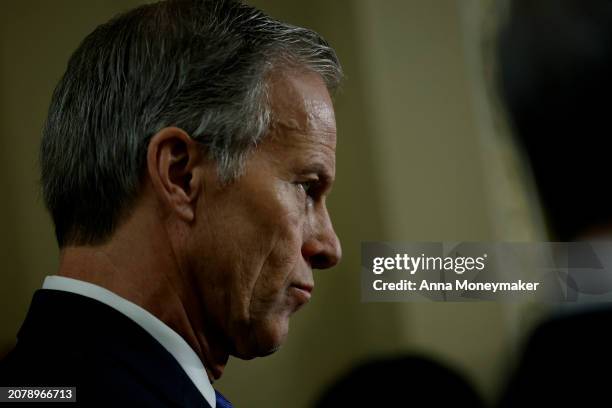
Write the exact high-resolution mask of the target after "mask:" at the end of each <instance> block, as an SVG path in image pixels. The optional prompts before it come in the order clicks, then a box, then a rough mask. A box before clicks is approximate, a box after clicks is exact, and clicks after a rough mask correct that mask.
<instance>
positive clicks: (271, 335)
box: [235, 318, 289, 360]
mask: <svg viewBox="0 0 612 408" xmlns="http://www.w3.org/2000/svg"><path fill="white" fill-rule="evenodd" d="M288 333H289V318H277V319H274V320H268V321H267V322H265V323H264V324H257V323H254V324H252V325H251V327H250V330H249V333H248V335H247V336H245V337H243V339H244V340H246V341H243V342H240V341H239V342H238V344H239V346H238V347H237V348H236V353H235V356H236V357H238V358H241V359H243V360H250V359H253V358H256V357H264V356H268V355H270V354H273V353H274V352H276V351H277V350H278V349H280V347H281V345H282V344H283V343H284V342H285V339H286V338H287V334H288Z"/></svg>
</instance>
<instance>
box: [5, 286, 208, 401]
mask: <svg viewBox="0 0 612 408" xmlns="http://www.w3.org/2000/svg"><path fill="white" fill-rule="evenodd" d="M17 337H18V342H17V346H16V347H15V349H14V350H13V351H12V352H11V353H9V355H8V356H7V357H6V358H5V359H4V360H3V361H2V362H0V386H10V385H14V386H43V385H44V386H75V387H76V399H77V404H78V405H86V406H89V405H97V406H130V407H132V406H147V407H168V406H180V407H209V405H208V403H207V402H206V400H205V399H204V397H203V396H202V395H201V394H200V392H199V391H198V389H197V388H196V387H195V385H194V384H193V383H192V382H191V380H190V379H189V377H187V375H186V374H185V372H184V371H183V370H182V368H181V366H180V365H179V364H178V362H177V361H176V360H175V359H174V357H172V355H171V354H170V353H168V352H167V351H166V349H165V348H164V347H163V346H162V345H161V344H159V343H158V342H157V340H155V339H154V338H153V337H151V335H149V333H147V332H146V331H145V330H144V329H142V328H141V327H140V326H139V325H138V324H136V323H135V322H133V321H132V320H130V319H129V318H128V317H126V316H124V315H123V314H121V313H120V312H118V311H116V310H115V309H113V308H111V307H109V306H107V305H105V304H103V303H100V302H98V301H96V300H94V299H90V298H88V297H85V296H81V295H77V294H73V293H68V292H62V291H56V290H46V289H41V290H38V291H37V292H36V293H35V294H34V298H33V300H32V304H31V306H30V310H29V312H28V315H27V317H26V319H25V322H24V323H23V325H22V327H21V330H20V331H19V334H18V336H17ZM70 406H75V404H74V403H70Z"/></svg>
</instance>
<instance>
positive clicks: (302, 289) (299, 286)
mask: <svg viewBox="0 0 612 408" xmlns="http://www.w3.org/2000/svg"><path fill="white" fill-rule="evenodd" d="M291 289H292V291H293V292H294V294H295V295H296V297H297V299H298V303H300V304H304V303H307V302H308V301H309V300H310V297H311V296H312V291H313V290H314V285H313V284H311V283H295V284H293V285H291Z"/></svg>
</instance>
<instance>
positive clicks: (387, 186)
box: [0, 0, 539, 408]
mask: <svg viewBox="0 0 612 408" xmlns="http://www.w3.org/2000/svg"><path fill="white" fill-rule="evenodd" d="M139 3H141V2H139V1H136V0H105V1H101V0H95V1H94V0H89V1H87V2H83V1H79V0H57V1H54V2H48V1H44V0H39V1H34V0H26V1H20V2H2V3H1V4H0V10H1V13H0V14H1V15H2V16H3V19H2V20H3V21H2V22H3V24H2V25H0V185H1V186H2V189H1V190H0V191H1V192H2V195H3V197H2V200H0V219H1V221H0V222H1V224H0V225H1V226H2V230H1V231H0V265H1V266H0V322H1V324H0V354H2V353H3V352H6V351H7V350H8V349H9V348H10V347H12V345H13V344H14V341H15V333H16V332H17V330H18V328H19V326H20V323H21V321H22V319H23V317H24V315H25V313H26V310H27V306H28V304H29V301H30V298H31V295H32V293H33V291H34V290H36V289H37V288H39V287H40V285H41V283H42V280H43V278H44V276H46V275H49V274H53V273H54V272H55V271H56V268H57V256H58V251H57V248H56V244H55V241H54V238H53V231H52V226H51V223H50V220H49V217H48V216H47V214H46V213H45V211H44V208H43V204H42V200H41V198H40V195H39V191H38V178H39V175H38V167H37V162H36V160H37V149H38V144H39V140H40V132H41V128H42V123H43V121H44V118H45V115H46V109H47V106H48V103H49V100H50V95H51V92H52V90H53V88H54V86H55V84H56V82H57V81H58V79H59V78H60V76H61V75H62V73H63V71H64V68H65V65H66V62H67V60H68V57H69V55H70V54H71V52H72V51H73V50H74V49H75V48H76V47H77V45H78V44H79V42H80V41H81V40H82V38H83V37H84V36H85V35H86V34H87V33H89V32H90V31H91V30H92V29H93V28H94V27H95V26H96V25H98V24H100V23H102V22H104V21H106V20H107V19H109V18H110V17H111V16H113V15H114V14H116V13H118V12H121V11H124V10H127V9H129V8H131V7H133V6H135V5H137V4H139ZM250 3H251V4H253V5H256V6H258V7H261V8H263V9H265V10H266V11H268V12H269V13H270V14H272V15H273V16H275V17H277V18H280V19H283V20H286V21H289V22H292V23H294V24H298V25H304V26H308V27H311V28H314V29H315V30H317V31H319V32H320V33H322V34H323V35H324V36H325V37H326V38H327V39H328V40H329V41H330V42H331V44H332V45H333V46H334V47H335V48H336V49H337V51H338V54H339V56H340V59H341V61H342V63H343V66H344V69H345V72H346V76H347V80H346V82H345V84H344V86H343V89H342V90H341V92H340V94H339V95H338V96H337V98H336V109H337V112H336V116H337V120H338V132H339V133H338V135H339V139H338V140H339V142H338V143H339V144H338V153H337V154H338V157H337V162H338V164H337V166H338V168H337V184H336V187H335V189H334V193H333V195H332V196H331V197H330V211H331V214H332V218H333V220H334V223H335V226H336V230H337V232H338V234H339V236H340V238H341V240H342V243H343V248H344V260H343V262H342V264H341V265H340V266H338V267H336V268H335V269H333V270H331V271H322V272H318V273H317V274H315V279H316V281H317V289H316V294H315V296H314V298H313V301H312V302H311V304H310V305H309V306H308V307H307V308H305V309H304V310H303V311H301V312H300V313H299V314H297V315H296V316H295V317H294V318H293V320H292V326H291V333H290V336H289V340H288V342H287V343H286V345H285V346H284V347H283V348H282V349H281V351H279V352H278V353H276V354H274V355H273V356H270V357H267V358H264V359H257V360H254V361H248V362H244V361H238V360H235V359H233V360H231V361H230V363H229V366H228V369H227V371H226V374H225V375H224V377H223V379H222V380H221V381H220V382H219V384H218V386H219V388H220V389H221V390H222V391H223V392H224V393H225V394H226V395H228V396H229V397H230V399H231V400H232V401H233V402H234V404H235V405H236V406H244V407H256V406H264V405H265V406H273V407H297V408H300V407H306V406H310V405H311V404H312V403H313V401H314V400H315V399H316V398H317V396H318V395H319V393H320V392H321V391H322V390H323V388H324V387H325V386H326V385H327V384H329V383H330V382H332V381H333V379H334V378H336V377H337V376H338V375H339V374H340V373H342V372H344V371H345V370H347V369H348V368H349V367H351V366H352V365H353V364H355V363H356V362H359V361H361V360H363V359H365V358H367V357H371V356H377V355H382V354H388V353H400V352H411V353H424V354H426V355H429V356H433V357H435V358H436V359H438V360H440V361H443V362H446V363H448V364H450V365H452V366H453V367H456V368H457V369H459V370H461V371H462V372H463V373H464V374H465V375H466V376H467V377H468V379H469V380H470V381H471V382H472V383H473V384H474V385H475V386H476V387H477V388H478V390H479V391H480V392H481V393H482V394H483V395H484V396H486V397H487V398H492V397H493V396H494V395H495V393H496V392H497V390H498V388H499V386H500V384H501V383H502V381H503V380H504V379H505V376H504V374H505V373H506V371H507V368H508V364H509V363H510V362H511V361H512V358H513V352H514V351H515V346H516V344H517V341H518V339H519V338H520V334H521V333H522V332H524V330H525V328H526V327H527V324H526V323H525V321H528V320H529V319H528V318H527V317H528V316H529V315H530V314H529V313H528V311H526V310H527V309H526V306H524V305H504V304H497V303H484V302H483V303H471V304H442V303H414V304H409V303H406V304H373V303H372V304H364V303H361V301H360V292H359V287H360V286H359V273H360V252H359V251H360V242H361V241H373V240H387V241H392V240H396V241H444V240H461V241H493V240H529V239H536V238H538V237H539V235H538V234H539V232H538V231H539V227H538V218H537V214H536V215H534V211H533V209H532V208H533V206H532V204H531V203H529V200H527V199H526V195H525V189H527V188H528V185H527V184H525V183H523V179H524V177H523V176H522V174H521V170H520V166H519V165H518V164H517V163H516V160H515V155H514V153H513V150H512V146H511V144H509V143H508V141H507V139H504V137H503V134H502V133H503V132H501V131H500V127H499V126H497V124H496V122H495V116H496V115H495V113H494V109H493V108H492V107H491V100H490V95H488V91H487V86H486V85H487V83H486V81H487V77H486V75H483V74H486V71H487V69H488V68H487V64H486V63H484V62H483V58H482V57H483V56H484V57H486V53H484V54H483V50H484V49H486V47H483V41H484V40H483V38H482V36H481V34H482V33H483V32H485V33H486V30H483V29H482V28H483V24H484V27H485V28H486V27H487V26H488V25H491V18H492V17H491V16H490V15H488V14H487V13H488V12H489V11H488V10H489V8H490V4H489V2H487V1H479V0H465V1H461V2H458V1H452V0H437V1H429V0H409V1H405V0H385V1H378V0H340V1H325V0H310V1H297V0H252V1H250ZM373 375H376V374H375V373H373ZM409 386H410V385H409V384H407V387H409Z"/></svg>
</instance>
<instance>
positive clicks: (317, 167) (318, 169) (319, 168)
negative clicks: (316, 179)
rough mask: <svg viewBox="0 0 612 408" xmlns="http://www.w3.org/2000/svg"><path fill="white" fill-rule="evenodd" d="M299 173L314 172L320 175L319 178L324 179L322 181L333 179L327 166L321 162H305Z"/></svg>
mask: <svg viewBox="0 0 612 408" xmlns="http://www.w3.org/2000/svg"><path fill="white" fill-rule="evenodd" d="M301 173H303V174H307V173H316V174H318V175H320V176H321V178H323V179H325V180H324V181H327V182H331V181H333V179H332V176H331V173H330V172H329V167H328V166H326V165H325V164H323V163H321V162H313V163H310V164H307V165H306V166H304V167H303V168H302V171H301Z"/></svg>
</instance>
